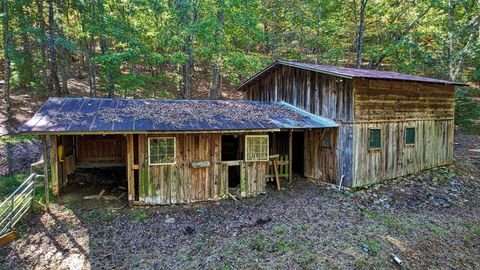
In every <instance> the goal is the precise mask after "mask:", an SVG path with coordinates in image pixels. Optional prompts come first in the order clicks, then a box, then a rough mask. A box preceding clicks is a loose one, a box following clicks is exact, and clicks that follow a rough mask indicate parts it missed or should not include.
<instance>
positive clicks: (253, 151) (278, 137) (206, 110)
mask: <svg viewBox="0 0 480 270" xmlns="http://www.w3.org/2000/svg"><path fill="white" fill-rule="evenodd" d="M337 130H338V125H337V124H336V123H335V122H334V121H331V120H329V119H326V118H323V117H320V116H317V115H314V114H312V113H309V112H307V111H305V110H302V109H300V108H297V107H294V106H291V105H289V104H287V103H285V102H262V101H192V100H137V99H135V100H134V99H130V100H127V99H96V98H95V99H90V98H50V99H49V100H48V101H47V102H46V103H45V104H44V105H43V106H42V107H41V108H40V109H39V111H38V112H37V113H36V114H35V116H34V117H33V118H32V119H31V120H30V121H28V122H27V123H26V124H25V125H23V126H22V127H21V129H20V131H21V132H24V133H30V134H37V135H40V136H41V137H42V141H44V144H46V141H47V140H46V138H49V141H50V164H51V178H52V189H53V193H54V194H56V195H59V194H60V193H61V192H62V190H63V188H64V187H65V186H66V185H67V184H68V179H69V175H71V174H72V173H74V172H75V171H76V170H78V169H81V168H102V167H110V168H111V167H113V168H116V167H118V168H121V170H122V171H124V172H125V173H124V180H126V181H125V182H126V183H127V185H128V200H129V202H130V203H132V204H147V205H154V204H175V203H188V202H196V201H205V200H216V199H220V198H223V197H226V196H227V195H228V194H229V193H230V194H232V193H234V192H236V193H238V195H240V196H251V195H255V194H259V193H262V192H264V191H265V187H266V185H267V181H268V180H274V181H273V183H274V184H276V183H277V182H278V179H279V178H280V177H284V178H287V179H289V178H290V179H291V177H292V174H293V173H296V174H299V175H306V176H308V177H310V178H314V179H318V180H323V181H330V182H335V181H336V179H337V178H338V176H337V175H336V173H337V169H336V168H337V167H338V164H336V161H337V160H338V159H337V157H336V156H335V155H336V154H337V153H338V149H337V145H336V142H337V141H338V139H337V136H338V134H337ZM45 149H46V146H45Z"/></svg>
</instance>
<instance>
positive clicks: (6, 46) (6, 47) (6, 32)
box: [2, 0, 11, 129]
mask: <svg viewBox="0 0 480 270" xmlns="http://www.w3.org/2000/svg"><path fill="white" fill-rule="evenodd" d="M2 10H3V18H2V27H3V53H4V59H5V84H4V85H3V94H4V96H3V98H4V100H5V113H6V116H7V120H10V117H11V111H10V77H11V70H10V29H9V28H8V19H9V17H8V16H9V13H8V5H7V0H2ZM7 129H8V128H7Z"/></svg>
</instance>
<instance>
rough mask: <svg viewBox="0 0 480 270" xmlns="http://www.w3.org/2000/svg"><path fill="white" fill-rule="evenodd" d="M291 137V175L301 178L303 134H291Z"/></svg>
mask: <svg viewBox="0 0 480 270" xmlns="http://www.w3.org/2000/svg"><path fill="white" fill-rule="evenodd" d="M292 135H293V137H292V170H293V174H295V175H300V176H303V174H304V173H303V166H304V164H303V163H304V161H303V156H304V147H305V146H304V140H305V138H304V132H303V131H296V132H293V134H292Z"/></svg>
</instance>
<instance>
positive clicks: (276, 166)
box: [272, 158, 280, 190]
mask: <svg viewBox="0 0 480 270" xmlns="http://www.w3.org/2000/svg"><path fill="white" fill-rule="evenodd" d="M272 163H273V171H274V172H275V181H276V182H277V190H280V177H278V160H277V158H274V159H273V160H272Z"/></svg>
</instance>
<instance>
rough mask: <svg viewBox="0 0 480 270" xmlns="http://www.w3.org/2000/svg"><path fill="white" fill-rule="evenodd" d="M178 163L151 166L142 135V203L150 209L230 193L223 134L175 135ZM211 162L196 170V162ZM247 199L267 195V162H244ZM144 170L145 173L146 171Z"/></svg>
mask: <svg viewBox="0 0 480 270" xmlns="http://www.w3.org/2000/svg"><path fill="white" fill-rule="evenodd" d="M162 136H166V137H172V136H174V137H176V163H175V164H173V165H148V138H149V137H158V136H154V135H145V136H143V135H139V148H142V149H143V150H142V151H141V152H143V153H144V154H143V156H141V157H140V158H139V161H141V162H140V177H139V178H140V185H139V200H140V202H141V203H144V204H148V205H155V204H160V205H162V204H179V203H190V202H199V201H206V200H218V199H220V198H223V197H225V196H226V195H227V192H228V182H227V181H228V165H227V164H224V163H222V162H221V139H222V137H221V134H208V133H206V134H173V135H162ZM200 161H208V162H210V166H207V167H203V168H193V167H192V162H200ZM241 166H242V168H243V169H242V173H241V174H242V175H244V178H243V181H244V182H243V185H242V188H243V192H244V194H242V195H243V196H253V195H257V194H259V193H262V192H265V185H266V175H267V162H248V163H247V162H241ZM142 168H143V169H142Z"/></svg>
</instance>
